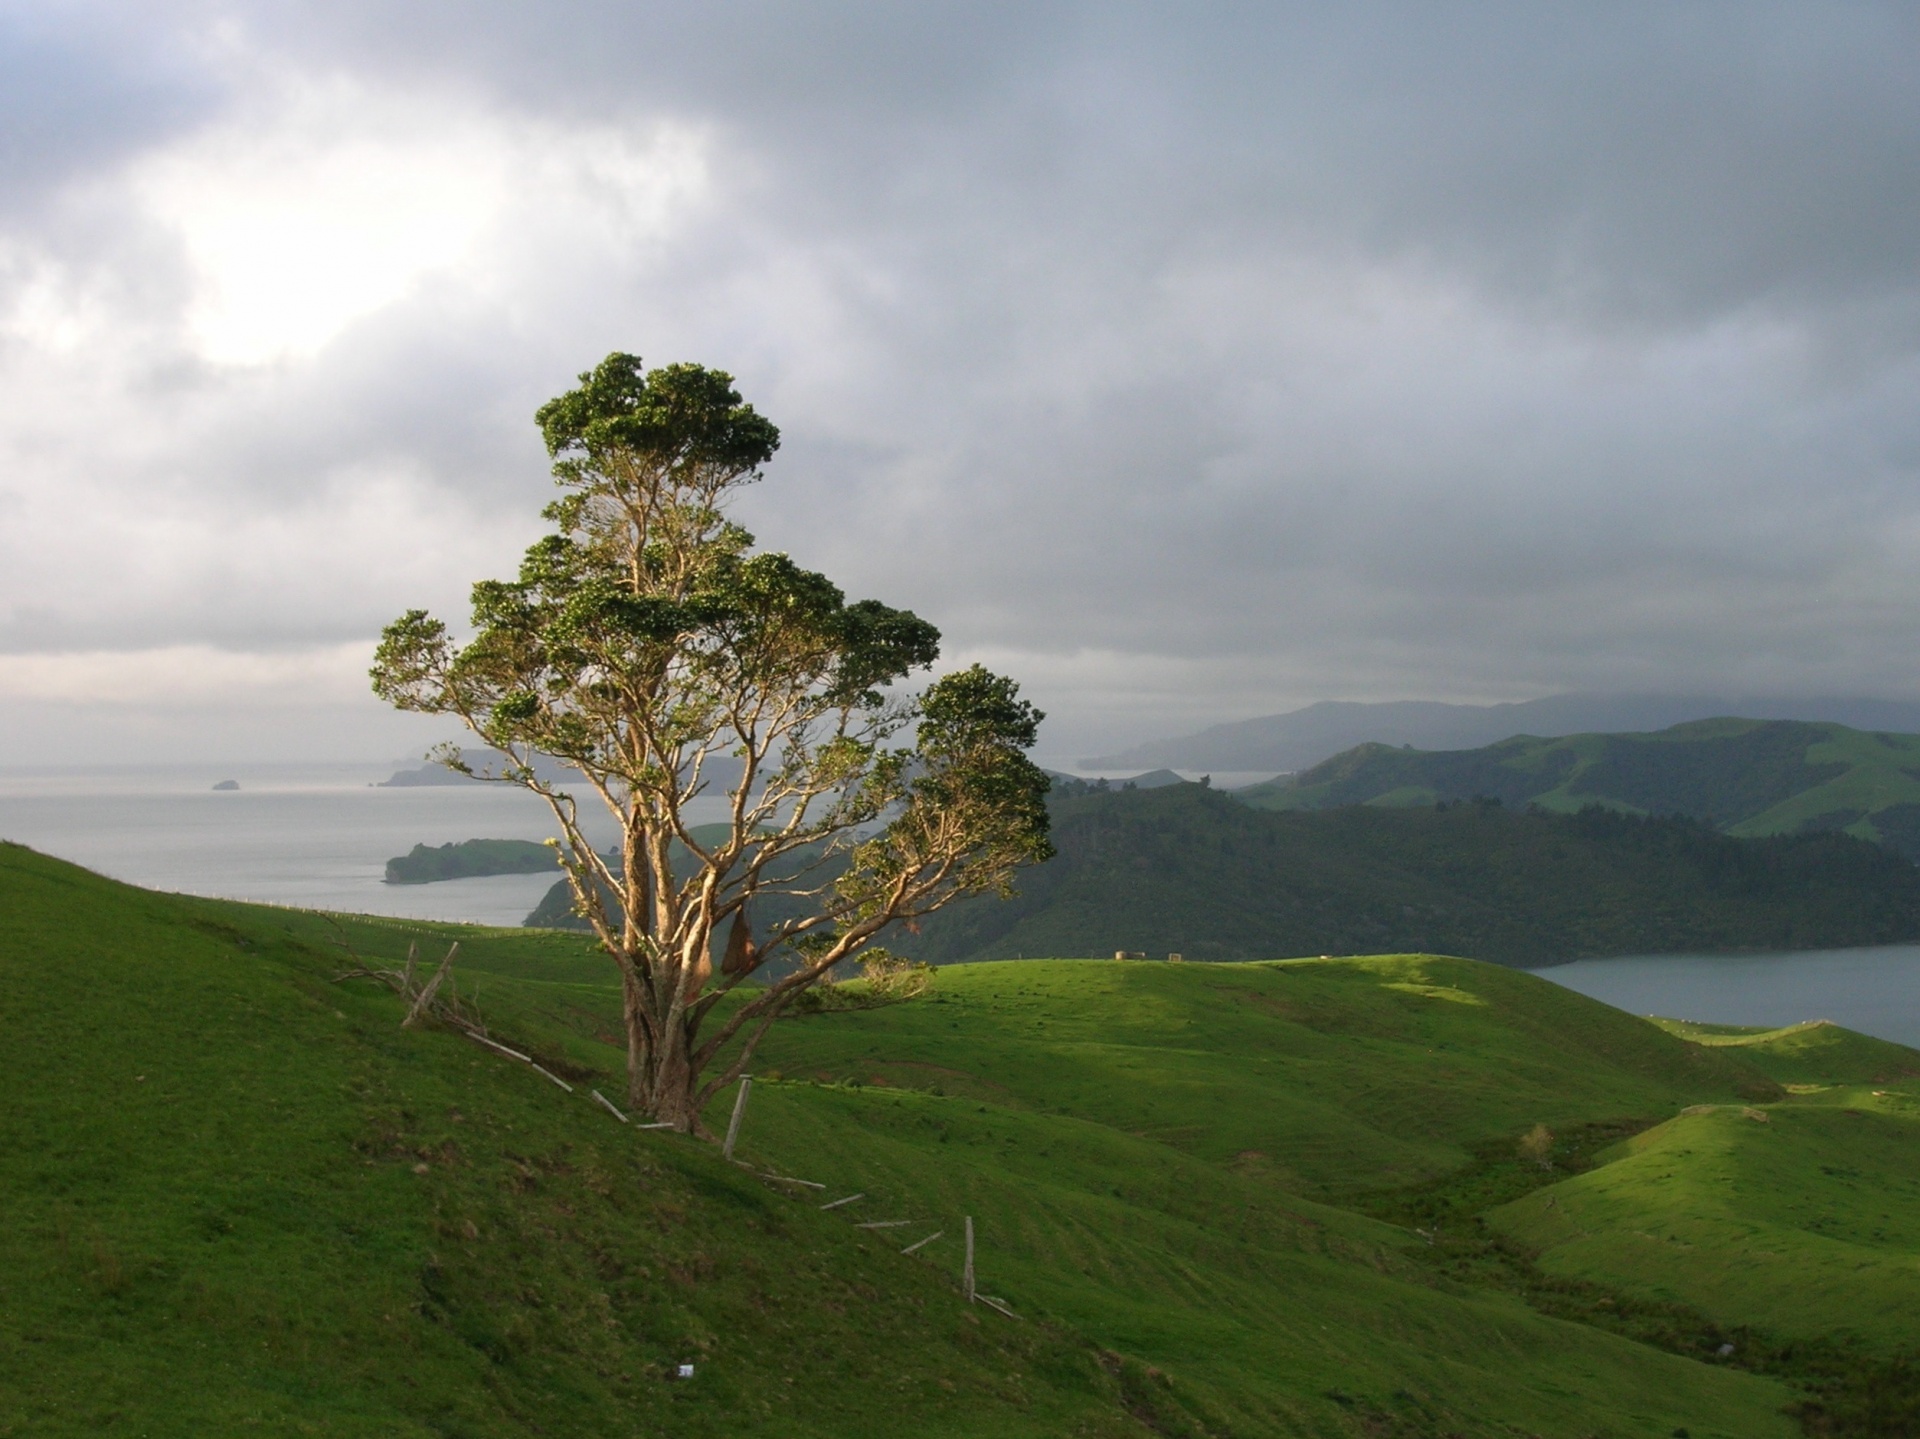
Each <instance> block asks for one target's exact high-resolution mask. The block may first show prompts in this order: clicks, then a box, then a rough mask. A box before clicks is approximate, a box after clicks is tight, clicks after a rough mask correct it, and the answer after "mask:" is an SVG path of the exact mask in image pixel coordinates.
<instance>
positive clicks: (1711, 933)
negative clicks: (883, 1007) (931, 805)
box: [889, 785, 1920, 965]
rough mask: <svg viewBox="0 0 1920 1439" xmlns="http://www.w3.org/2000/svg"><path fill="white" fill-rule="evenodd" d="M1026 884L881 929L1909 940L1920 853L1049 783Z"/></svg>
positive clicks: (908, 939)
mask: <svg viewBox="0 0 1920 1439" xmlns="http://www.w3.org/2000/svg"><path fill="white" fill-rule="evenodd" d="M1052 807H1053V815H1054V839H1055V843H1056V844H1057V845H1058V848H1059V855H1058V857H1057V858H1055V859H1054V860H1053V861H1051V862H1050V863H1048V864H1046V865H1043V866H1041V867H1039V868H1038V869H1035V870H1030V871H1027V872H1025V873H1023V874H1022V875H1021V876H1020V878H1019V889H1020V896H1019V898H1017V899H1015V900H1014V901H1012V902H1010V903H1006V902H1002V901H1000V900H998V899H996V898H988V899H982V900H976V901H971V902H968V903H965V904H961V905H957V906H955V907H954V908H953V909H952V910H949V911H947V912H944V913H941V914H938V915H936V916H934V917H933V918H932V919H930V920H929V921H927V922H926V923H925V924H924V925H923V927H922V929H921V931H920V933H919V934H918V935H912V936H901V937H899V938H898V940H897V941H893V940H890V941H889V943H891V944H894V946H895V947H896V948H898V949H900V950H901V951H902V952H904V953H909V954H912V955H915V956H917V957H920V958H925V959H930V960H934V961H936V962H943V963H944V962H951V961H955V960H971V959H1011V958H1014V957H1017V956H1020V955H1038V954H1050V955H1063V954H1064V955H1085V956H1104V955H1111V954H1113V953H1115V952H1116V951H1121V950H1127V951H1137V952H1144V953H1147V954H1151V955H1154V956H1156V957H1158V956H1163V955H1166V954H1169V953H1178V954H1183V955H1185V956H1186V957H1188V958H1190V959H1209V960H1213V959H1261V958H1269V957H1273V956H1277V955H1288V954H1342V953H1355V952H1359V953H1367V952H1381V951H1388V952H1391V951H1414V952H1418V951H1426V952H1437V953H1443V954H1466V955H1472V956H1474V957H1476V958H1479V959H1487V960H1494V961H1497V962H1500V963H1505V964H1520V965H1528V964H1544V963H1552V962H1555V961H1559V960H1566V959H1572V958H1576V957H1580V956H1584V955H1607V954H1629V953H1636V952H1637V953H1647V952H1655V951H1661V950H1679V949H1692V950H1699V951H1712V950H1740V949H1749V950H1753V949H1768V948H1803V947H1820V946H1840V945H1849V944H1870V943H1893V942H1898V941H1901V940H1907V939H1912V938H1916V937H1920V871H1916V869H1915V868H1914V866H1912V865H1910V864H1908V863H1906V862H1905V861H1904V860H1901V859H1899V858H1898V857H1897V856H1894V855H1891V854H1889V853H1887V852H1886V851H1885V850H1883V849H1880V848H1878V847H1877V846H1874V845H1870V844H1865V843H1862V842H1859V841H1857V840H1854V839H1851V838H1848V837H1846V836H1841V835H1810V836H1799V837H1792V838H1779V839H1771V840H1765V841H1753V840H1735V839H1730V838H1727V837H1725V836H1721V835H1717V834H1714V833H1712V832H1711V831H1708V830H1706V829H1704V828H1703V827H1701V826H1699V825H1696V824H1693V823H1690V822H1686V821H1656V820H1640V819H1635V818H1632V817H1630V816H1623V815H1617V814H1610V813H1606V812H1598V811H1597V812H1589V813H1584V814H1575V815H1554V814H1545V813H1527V812H1524V811H1511V810H1507V809H1504V808H1499V807H1489V806H1486V805H1474V804H1467V805H1458V806H1450V807H1448V808H1445V809H1435V808H1432V807H1428V808H1421V809H1386V808H1379V807H1372V806H1366V807H1361V806H1354V807H1349V808H1346V809H1341V810H1334V811H1330V812H1327V813H1306V812H1280V813H1276V812H1271V811H1264V810H1259V809H1254V808H1250V807H1248V806H1246V805H1243V804H1239V803H1237V802H1235V801H1234V800H1233V799H1231V798H1229V797H1227V796H1225V795H1222V794H1219V793H1216V792H1213V791H1210V790H1207V789H1204V788H1202V787H1200V786H1198V785H1175V786H1169V787H1167V788H1164V789H1155V790H1151V791H1113V790H1106V791H1091V790H1086V789H1085V788H1084V787H1082V789H1081V791H1080V792H1078V793H1062V794H1060V795H1058V796H1056V797H1055V799H1054V800H1053V806H1052Z"/></svg>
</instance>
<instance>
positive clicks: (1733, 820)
mask: <svg viewBox="0 0 1920 1439" xmlns="http://www.w3.org/2000/svg"><path fill="white" fill-rule="evenodd" d="M1236 793H1237V794H1238V795H1239V797H1240V798H1241V799H1243V800H1244V801H1245V802H1247V803H1248V804H1252V805H1255V806H1258V807H1262V808H1268V809H1331V808H1336V807H1339V806H1342V805H1354V804H1370V805H1386V806H1396V805H1397V806H1405V805H1421V804H1433V803H1434V802H1435V801H1437V800H1456V799H1470V798H1473V797H1476V796H1487V797H1491V798H1496V799H1499V800H1501V801H1503V802H1504V803H1506V804H1508V805H1510V806H1512V805H1529V804H1532V805H1539V806H1541V807H1542V808H1545V809H1550V810H1559V811H1572V810H1578V809H1581V808H1583V807H1585V806H1588V805H1603V806H1606V807H1608V808H1611V809H1618V810H1623V811H1625V812H1627V813H1630V814H1680V815H1688V816H1691V817H1692V818H1695V819H1699V820H1703V821H1706V822H1708V823H1711V824H1713V825H1715V826H1717V827H1718V828H1721V829H1724V830H1725V831H1726V832H1727V833H1729V834H1733V835H1741V836H1755V835H1778V834H1805V833H1810V832H1816V831H1821V830H1841V831H1844V832H1846V833H1848V834H1852V835H1856V836H1858V837H1860V838H1862V839H1869V840H1877V841H1880V842H1881V843H1884V844H1886V845H1888V846H1889V847H1891V848H1893V849H1896V850H1898V851H1899V852H1900V853H1902V854H1905V855H1907V856H1908V857H1909V858H1920V735H1912V734H1891V733H1886V732H1883V731H1874V732H1866V731H1861V730H1854V729H1849V728H1847V727H1846V726H1845V725H1839V724H1806V723H1800V722H1797V721H1788V720H1772V721H1767V720H1743V719H1716V720H1701V721H1698V722H1696V723H1692V724H1683V725H1675V726H1674V727H1673V728H1671V729H1666V730H1661V731H1659V732H1658V733H1654V734H1579V735H1571V736H1568V737H1566V738H1564V739H1537V738H1534V737H1532V736H1529V735H1516V736H1514V737H1513V738H1511V739H1506V740H1502V741H1500V742H1499V743H1498V744H1492V745H1488V746H1486V747H1485V748H1483V749H1469V750H1439V751H1430V750H1414V749H1405V748H1402V749H1393V748H1390V747H1388V746H1386V745H1377V744H1374V745H1361V746H1360V747H1358V748H1357V749H1352V750H1349V751H1347V752H1346V753H1345V754H1340V755H1336V756H1334V757H1333V758H1332V759H1329V760H1327V761H1325V762H1324V763H1321V764H1318V765H1315V766H1314V767H1313V768H1312V769H1309V770H1306V771H1303V772H1302V773H1300V774H1298V775H1295V776H1291V777H1288V778H1284V779H1280V780H1275V781H1272V782H1270V783H1268V784H1264V785H1255V786H1253V787H1251V788H1249V789H1244V790H1240V791H1237V792H1236Z"/></svg>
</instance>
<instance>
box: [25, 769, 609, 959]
mask: <svg viewBox="0 0 1920 1439" xmlns="http://www.w3.org/2000/svg"><path fill="white" fill-rule="evenodd" d="M390 773H392V767H391V766H376V767H369V766H366V765H304V766H296V765H274V766H261V765H256V766H240V767H237V768H233V767H230V768H227V769H214V768H210V767H206V766H177V767H169V768H164V769H137V770H136V769H92V770H58V771H50V770H42V771H25V770H13V771H6V772H0V839H10V840H15V841H18V842H19V843H21V844H26V845H31V846H32V847H33V848H35V849H37V850H41V851H43V852H44V853H47V854H51V855H56V856H58V857H59V858H61V859H66V860H72V861H73V862H74V863H76V864H82V865H85V866H86V867H87V868H89V869H94V870H98V871H99V872H101V873H102V874H106V875H110V876H112V877H113V878H114V879H120V880H125V881H127V882H128V883H129V884H138V885H142V886H145V887H147V888H149V889H161V890H173V891H178V892H180V893H184V894H200V895H208V896H212V897H215V898H220V899H245V900H258V901H265V902H269V903H274V904H289V905H298V906H301V907H303V908H311V909H334V910H345V911H350V912H354V913H359V914H387V915H396V916H403V917H407V918H414V919H448V920H464V921H468V922H471V923H475V924H503V925H517V924H519V923H520V922H521V920H522V919H524V918H525V917H526V915H527V912H528V911H529V910H531V909H532V908H533V907H534V905H536V904H537V903H539V901H540V897H541V895H543V894H545V893H546V891H547V888H548V886H549V885H551V884H552V883H553V880H554V878H555V876H553V875H547V874H515V875H495V876H488V877H484V878H479V879H462V880H450V881H444V882H441V883H438V884H426V885H389V884H386V883H383V882H382V877H383V874H384V871H385V867H386V862H387V860H388V859H389V858H391V857H392V856H394V855H400V854H405V853H406V852H407V851H408V850H410V849H411V848H413V846H414V845H416V844H429V845H440V844H447V843H456V842H458V841H460V840H465V839H526V840H535V841H538V840H543V839H545V838H547V836H549V835H551V834H553V833H555V826H554V823H553V819H552V817H551V816H550V815H549V814H548V813H547V810H546V807H545V806H544V805H543V804H542V803H541V802H540V801H539V800H537V799H536V798H534V797H533V796H531V795H529V794H526V793H525V792H523V791H519V790H514V789H511V788H509V787H507V786H504V785H448V786H430V787H418V788H397V789H386V788H381V787H379V786H378V784H377V781H379V780H382V779H385V778H386V777H387V775H389V774H390ZM222 779H235V780H238V781H239V782H240V786H241V787H240V789H239V790H238V791H237V792H233V791H226V792H216V791H215V790H214V789H213V785H214V783H215V782H216V781H218V780H222ZM584 808H585V807H584V806H583V809H584ZM589 833H590V834H591V835H592V836H593V838H594V841H595V843H597V844H606V843H608V842H609V841H610V840H611V838H612V831H611V828H610V827H609V826H606V825H604V824H596V823H594V822H593V821H592V820H591V819H590V820H589Z"/></svg>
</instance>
